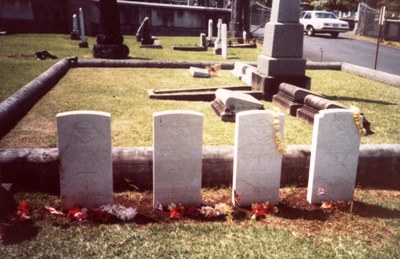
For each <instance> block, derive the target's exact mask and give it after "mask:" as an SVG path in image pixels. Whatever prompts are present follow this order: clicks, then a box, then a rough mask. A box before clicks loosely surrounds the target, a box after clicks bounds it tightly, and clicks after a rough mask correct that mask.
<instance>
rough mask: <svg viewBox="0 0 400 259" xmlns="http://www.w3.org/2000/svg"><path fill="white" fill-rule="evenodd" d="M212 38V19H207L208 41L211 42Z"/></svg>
mask: <svg viewBox="0 0 400 259" xmlns="http://www.w3.org/2000/svg"><path fill="white" fill-rule="evenodd" d="M212 38H213V20H211V19H210V20H208V42H209V43H210V44H212Z"/></svg>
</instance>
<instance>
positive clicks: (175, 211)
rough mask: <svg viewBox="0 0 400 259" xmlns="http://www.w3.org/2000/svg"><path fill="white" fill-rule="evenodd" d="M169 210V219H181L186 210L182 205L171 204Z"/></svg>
mask: <svg viewBox="0 0 400 259" xmlns="http://www.w3.org/2000/svg"><path fill="white" fill-rule="evenodd" d="M168 209H169V217H170V218H171V219H181V218H182V217H183V214H184V212H185V208H184V207H183V206H182V205H181V204H174V203H171V204H170V205H169V206H168Z"/></svg>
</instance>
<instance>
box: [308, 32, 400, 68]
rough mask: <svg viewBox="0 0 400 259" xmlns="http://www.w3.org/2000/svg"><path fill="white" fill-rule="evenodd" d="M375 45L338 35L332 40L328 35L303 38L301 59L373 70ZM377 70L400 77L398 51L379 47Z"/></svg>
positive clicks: (399, 53) (399, 50)
mask: <svg viewBox="0 0 400 259" xmlns="http://www.w3.org/2000/svg"><path fill="white" fill-rule="evenodd" d="M375 53H376V43H375V44H374V43H371V42H367V41H360V40H354V39H349V38H346V37H343V36H341V35H339V38H337V39H333V38H331V37H330V35H329V34H327V35H323V34H321V35H316V36H314V37H309V36H306V35H305V36H304V47H303V57H304V58H305V59H309V60H312V61H321V59H322V61H326V62H327V61H337V62H347V63H351V64H354V65H359V66H363V67H368V68H372V69H373V68H374V64H375ZM376 69H377V70H379V71H383V72H387V73H391V74H395V75H400V49H397V48H393V47H388V46H382V45H380V46H379V54H378V63H377V68H376Z"/></svg>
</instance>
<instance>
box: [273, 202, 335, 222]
mask: <svg viewBox="0 0 400 259" xmlns="http://www.w3.org/2000/svg"><path fill="white" fill-rule="evenodd" d="M278 216H279V217H282V218H285V219H304V220H318V221H326V220H328V219H329V218H330V214H328V213H326V212H324V211H323V210H322V209H313V210H308V209H301V208H295V207H291V206H290V205H287V204H284V203H280V204H279V213H278Z"/></svg>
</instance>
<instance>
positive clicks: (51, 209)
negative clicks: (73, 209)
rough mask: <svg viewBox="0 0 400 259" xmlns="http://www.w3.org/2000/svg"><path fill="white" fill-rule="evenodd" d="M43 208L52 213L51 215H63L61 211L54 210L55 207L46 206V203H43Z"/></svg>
mask: <svg viewBox="0 0 400 259" xmlns="http://www.w3.org/2000/svg"><path fill="white" fill-rule="evenodd" d="M44 208H45V209H46V210H47V211H48V212H50V213H51V214H53V215H56V216H64V213H62V211H59V210H56V209H55V208H53V207H50V206H48V205H45V206H44Z"/></svg>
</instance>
